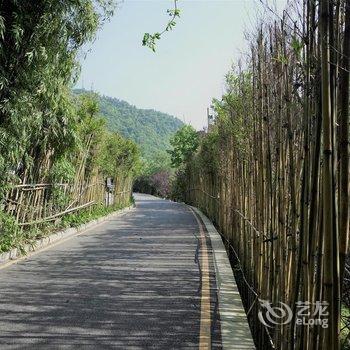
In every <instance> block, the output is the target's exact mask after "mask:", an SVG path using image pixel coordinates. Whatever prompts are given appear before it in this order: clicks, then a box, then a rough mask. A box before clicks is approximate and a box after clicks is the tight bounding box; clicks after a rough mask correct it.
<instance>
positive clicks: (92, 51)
mask: <svg viewBox="0 0 350 350" xmlns="http://www.w3.org/2000/svg"><path fill="white" fill-rule="evenodd" d="M284 2H285V1H284V0H283V1H280V2H279V5H280V7H282V5H283V4H284ZM172 4H173V3H172V1H171V0H169V1H168V0H159V1H148V0H144V1H135V0H134V1H132V0H125V1H124V2H123V3H121V4H120V5H119V6H118V9H117V10H116V12H115V15H114V16H113V18H112V19H111V21H110V22H109V23H106V24H105V25H104V26H103V28H102V29H101V30H100V31H99V33H98V35H97V38H96V40H95V41H94V42H93V43H92V44H90V45H88V46H87V47H86V48H85V51H86V50H89V52H88V53H87V56H86V58H85V59H83V58H82V59H81V64H82V73H81V77H80V80H79V82H78V83H77V87H85V88H86V89H90V88H91V87H93V89H94V90H95V91H97V92H99V93H102V94H105V95H108V96H112V97H117V98H119V99H123V100H126V101H127V102H129V103H131V104H134V105H136V106H137V107H139V108H154V109H157V110H159V111H162V112H167V113H169V114H172V115H175V116H177V117H179V118H180V119H182V120H185V121H186V122H187V123H190V124H192V125H193V126H194V127H195V128H197V129H201V128H202V127H203V126H205V125H206V108H207V106H209V105H210V103H211V99H212V98H213V97H220V96H221V94H222V92H223V89H224V76H225V74H226V73H227V71H228V70H229V68H230V66H231V65H232V63H234V62H237V59H238V58H239V57H240V56H241V53H242V52H244V51H245V50H246V42H245V39H244V32H245V30H246V29H249V28H251V27H252V26H253V23H254V22H255V19H256V14H257V11H258V8H259V7H260V6H259V2H258V1H254V0H245V1H243V0H226V1H216V0H212V1H195V0H187V1H186V0H180V1H179V8H180V9H181V17H180V18H179V19H178V20H177V25H176V27H175V29H174V30H173V31H172V32H170V33H166V34H165V35H164V36H163V37H162V39H161V40H160V41H159V43H158V44H157V52H156V53H153V52H152V51H151V50H149V49H148V48H145V47H143V46H142V45H141V41H142V37H143V33H144V32H150V33H153V32H157V31H161V30H162V29H163V28H164V26H165V24H166V23H167V20H168V16H167V14H166V10H167V9H168V8H171V7H172Z"/></svg>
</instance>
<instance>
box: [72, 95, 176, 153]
mask: <svg viewBox="0 0 350 350" xmlns="http://www.w3.org/2000/svg"><path fill="white" fill-rule="evenodd" d="M84 92H87V91H84V90H75V93H77V94H80V93H84ZM97 96H98V99H99V102H100V114H101V115H102V116H103V117H104V118H106V120H107V127H108V128H109V129H110V130H112V131H118V132H119V133H121V134H122V135H123V136H124V137H127V138H129V139H132V140H134V141H135V142H136V143H137V144H138V145H139V146H140V149H141V152H142V155H143V156H144V157H145V158H147V159H150V158H152V157H154V155H155V154H156V153H159V152H161V153H163V152H165V150H167V149H169V147H170V144H169V139H170V137H171V136H172V135H173V134H174V133H175V132H176V131H177V130H178V129H179V128H180V127H181V126H182V125H183V122H182V121H181V120H179V119H177V118H175V117H173V116H171V115H169V114H166V113H162V112H158V111H155V110H153V109H139V108H137V107H135V106H133V105H131V104H129V103H128V102H126V101H122V100H118V99H116V98H112V97H108V96H102V95H97Z"/></svg>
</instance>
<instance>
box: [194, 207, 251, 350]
mask: <svg viewBox="0 0 350 350" xmlns="http://www.w3.org/2000/svg"><path fill="white" fill-rule="evenodd" d="M191 208H192V209H193V210H194V211H195V212H196V214H197V215H198V216H199V217H200V218H201V219H202V221H203V224H204V226H205V227H206V229H207V232H208V234H209V237H210V241H211V245H212V249H213V261H214V268H215V278H216V285H217V288H218V291H217V294H218V301H219V314H220V325H221V338H222V347H223V349H225V350H226V349H229V350H248V349H250V350H252V349H256V348H255V345H254V341H253V337H252V334H251V331H250V328H249V324H248V320H247V315H246V312H245V310H244V307H243V304H242V300H241V296H240V294H239V291H238V287H237V283H236V280H235V278H234V276H233V272H232V268H231V264H230V261H229V259H228V256H227V252H226V249H225V246H224V244H223V242H222V239H221V236H220V234H219V233H218V231H217V230H216V228H215V227H214V225H213V224H212V222H211V221H210V220H209V219H208V218H207V217H206V216H205V215H204V214H203V213H202V212H201V211H200V210H199V209H197V208H196V207H191Z"/></svg>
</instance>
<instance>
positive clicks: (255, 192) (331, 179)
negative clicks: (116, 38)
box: [175, 0, 350, 349]
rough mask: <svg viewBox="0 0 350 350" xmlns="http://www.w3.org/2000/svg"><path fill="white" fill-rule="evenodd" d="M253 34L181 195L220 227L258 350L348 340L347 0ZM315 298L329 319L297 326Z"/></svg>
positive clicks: (293, 13)
mask: <svg viewBox="0 0 350 350" xmlns="http://www.w3.org/2000/svg"><path fill="white" fill-rule="evenodd" d="M266 6H268V4H267V5H266ZM267 9H268V10H269V11H272V10H271V9H270V8H269V7H268V8H267ZM277 18H278V17H277ZM249 39H250V41H249V47H250V51H249V52H248V53H247V55H245V56H244V58H243V59H242V62H241V63H240V64H238V65H237V66H235V67H233V68H232V70H231V71H230V72H228V74H227V76H226V92H225V93H224V94H223V96H222V98H221V99H219V100H214V101H213V106H214V111H215V113H214V114H215V121H214V122H213V124H212V125H211V126H210V131H209V132H208V133H206V135H205V136H203V137H202V138H200V144H199V147H198V150H197V151H195V152H193V153H192V155H189V156H188V159H187V160H185V165H184V166H182V167H181V169H182V170H181V172H179V174H178V177H177V181H176V183H175V188H176V193H175V195H176V197H177V199H178V200H184V201H186V202H187V203H190V204H193V205H195V206H198V207H200V208H201V209H202V210H203V211H204V212H205V213H206V214H207V215H208V216H209V217H210V218H211V219H212V220H213V221H214V222H215V224H216V225H217V227H218V228H219V230H220V232H221V233H222V234H223V239H224V241H225V242H226V245H227V249H228V251H229V252H230V255H231V258H232V261H233V264H234V267H235V272H236V275H237V279H238V280H239V281H240V290H241V295H242V297H243V301H244V303H245V307H246V310H247V312H248V311H249V321H250V325H251V328H252V331H253V335H254V338H255V340H256V344H257V347H258V348H259V349H270V348H271V349H272V348H276V349H338V348H339V347H342V348H344V349H348V348H349V344H350V343H349V324H350V322H349V312H348V310H349V306H350V305H349V295H350V293H349V287H348V285H349V277H350V275H349V271H350V269H349V265H348V262H347V261H346V255H347V253H348V240H349V71H350V60H349V57H350V2H349V1H348V0H342V1H335V2H334V1H333V2H332V1H327V0H320V1H297V2H290V3H289V8H288V12H284V14H283V16H282V18H278V19H276V17H275V16H274V17H273V18H272V19H265V20H263V21H261V22H259V25H258V26H257V30H256V31H253V32H251V33H250V34H249ZM176 158H178V157H176ZM180 159H181V158H180ZM181 162H182V159H181ZM259 300H266V301H268V302H270V303H272V305H273V306H274V307H280V306H281V304H280V302H283V303H285V304H287V305H289V307H290V308H291V310H292V311H293V315H294V316H293V318H292V320H291V322H290V323H288V324H283V321H282V320H279V321H278V320H277V321H276V322H275V323H273V324H270V325H269V327H264V325H263V324H262V323H261V322H260V321H259V319H258V313H259V311H261V312H263V311H264V310H263V307H262V306H261V303H260V302H259ZM318 302H323V303H326V305H327V313H328V315H327V314H324V315H323V316H322V315H321V316H320V317H321V318H322V317H323V318H327V320H328V328H323V327H321V326H320V325H319V326H311V325H308V324H307V323H306V324H304V325H300V324H298V323H297V319H298V317H297V312H298V311H299V309H298V305H307V308H308V307H309V308H310V312H311V313H314V312H315V310H317V303H318ZM298 303H299V304H298ZM300 303H301V304H300ZM308 303H310V304H308ZM341 304H343V307H342V308H341Z"/></svg>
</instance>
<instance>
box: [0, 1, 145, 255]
mask: <svg viewBox="0 0 350 350" xmlns="http://www.w3.org/2000/svg"><path fill="white" fill-rule="evenodd" d="M113 9H114V7H113V4H112V2H111V1H104V0H96V1H92V0H83V1H68V2H57V1H35V2H18V1H10V0H7V1H3V2H2V6H1V9H0V70H1V74H0V205H1V215H0V231H1V234H0V251H7V250H9V249H10V248H12V247H20V246H21V245H23V244H24V243H27V242H29V241H33V239H35V238H36V237H38V236H40V235H42V234H44V233H45V232H46V231H50V230H51V229H57V228H59V227H62V226H66V225H69V226H72V225H73V226H75V225H77V224H78V223H81V222H85V221H86V220H89V219H92V218H95V217H97V216H99V215H104V214H106V213H107V212H110V211H111V210H115V209H116V208H119V207H121V206H126V205H128V204H129V203H130V200H131V198H130V196H131V189H132V179H133V177H134V176H135V175H136V173H137V172H138V171H139V168H140V154H139V150H138V148H137V146H136V144H135V143H134V142H132V141H130V140H127V139H125V138H123V137H122V136H121V135H119V134H118V133H116V132H111V131H109V130H108V129H107V127H106V122H105V120H104V119H103V118H101V117H100V115H99V105H98V101H97V99H96V98H95V97H94V96H92V95H90V94H83V95H80V96H76V95H73V94H72V93H71V88H72V85H73V84H74V82H75V81H76V79H77V76H78V73H79V65H78V61H77V55H78V52H79V50H80V49H81V47H82V45H84V44H85V43H86V42H88V41H90V40H92V39H93V38H94V35H95V32H96V31H97V29H98V28H99V27H100V26H101V25H102V24H103V22H104V21H106V20H107V19H108V17H109V16H110V15H111V14H112V12H113Z"/></svg>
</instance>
